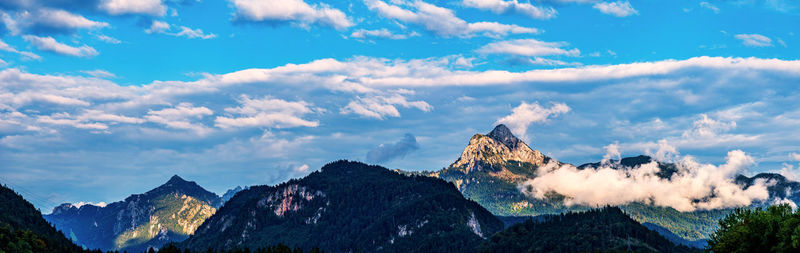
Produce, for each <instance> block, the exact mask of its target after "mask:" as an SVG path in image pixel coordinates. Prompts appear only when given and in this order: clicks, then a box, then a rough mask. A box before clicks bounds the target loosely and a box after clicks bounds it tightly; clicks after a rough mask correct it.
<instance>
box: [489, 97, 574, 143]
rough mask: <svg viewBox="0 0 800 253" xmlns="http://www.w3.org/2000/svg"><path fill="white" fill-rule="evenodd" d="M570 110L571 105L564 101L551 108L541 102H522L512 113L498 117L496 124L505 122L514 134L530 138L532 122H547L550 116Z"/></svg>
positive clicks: (554, 104)
mask: <svg viewBox="0 0 800 253" xmlns="http://www.w3.org/2000/svg"><path fill="white" fill-rule="evenodd" d="M569 111H570V108H569V106H567V105H566V104H563V103H553V104H552V105H551V106H550V107H549V108H547V107H542V106H540V105H539V103H532V104H528V103H526V102H524V101H523V102H522V103H520V105H519V106H517V107H514V109H512V110H511V114H510V115H508V116H505V117H502V118H500V119H498V120H497V121H496V122H495V124H505V125H506V126H508V128H509V129H511V131H512V132H514V134H516V135H517V136H520V137H521V138H523V139H526V140H530V138H528V136H527V132H528V127H529V126H530V125H531V124H532V123H539V122H545V121H547V120H548V119H549V118H550V117H555V116H558V115H560V114H564V113H567V112H569Z"/></svg>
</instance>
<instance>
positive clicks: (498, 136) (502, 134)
mask: <svg viewBox="0 0 800 253" xmlns="http://www.w3.org/2000/svg"><path fill="white" fill-rule="evenodd" d="M486 136H489V137H490V138H492V139H494V140H496V141H499V142H500V143H503V144H504V145H506V147H508V148H510V149H516V148H517V147H518V146H519V144H520V142H521V141H520V140H519V138H517V137H516V136H514V133H512V132H511V129H508V127H506V125H503V124H500V125H497V126H496V127H494V129H493V130H492V131H491V132H489V134H487V135H486Z"/></svg>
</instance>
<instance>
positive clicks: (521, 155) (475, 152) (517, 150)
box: [450, 124, 549, 174]
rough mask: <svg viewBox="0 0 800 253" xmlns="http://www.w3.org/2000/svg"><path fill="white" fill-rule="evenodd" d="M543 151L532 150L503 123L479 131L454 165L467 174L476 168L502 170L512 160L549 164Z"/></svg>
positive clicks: (538, 164)
mask: <svg viewBox="0 0 800 253" xmlns="http://www.w3.org/2000/svg"><path fill="white" fill-rule="evenodd" d="M547 159H549V158H547V157H545V156H544V155H543V154H542V153H541V152H539V151H537V150H533V149H531V148H530V147H529V146H528V144H525V142H523V141H522V140H520V139H519V138H517V137H516V136H514V134H512V133H511V130H509V129H508V127H506V126H505V125H503V124H500V125H497V127H495V128H494V130H492V131H491V132H489V133H488V134H486V135H482V134H475V135H474V136H472V138H471V139H470V140H469V145H467V147H466V148H464V151H463V152H462V153H461V157H459V158H458V160H456V161H455V162H454V163H453V164H451V165H450V167H451V168H461V169H462V170H463V172H464V173H466V174H469V173H470V172H473V171H483V170H488V171H494V172H498V171H501V170H502V169H503V168H504V166H505V164H507V163H508V162H512V161H514V162H523V163H529V164H531V165H535V166H542V165H545V163H546V160H547Z"/></svg>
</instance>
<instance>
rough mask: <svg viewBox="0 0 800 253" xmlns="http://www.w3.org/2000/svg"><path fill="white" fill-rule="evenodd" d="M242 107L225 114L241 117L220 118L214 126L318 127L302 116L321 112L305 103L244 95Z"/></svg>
mask: <svg viewBox="0 0 800 253" xmlns="http://www.w3.org/2000/svg"><path fill="white" fill-rule="evenodd" d="M239 103H240V104H241V106H239V107H230V108H225V112H227V113H230V114H236V115H241V116H240V117H225V116H218V117H217V118H216V119H215V120H214V122H215V123H214V125H216V126H217V127H220V128H238V127H269V128H291V127H300V126H303V127H317V126H319V122H318V121H309V120H305V119H303V118H301V117H302V116H304V115H306V114H309V113H313V112H315V111H319V110H320V109H315V108H313V107H312V106H311V104H309V103H307V102H305V101H297V102H290V101H286V100H281V99H276V98H271V97H264V98H260V99H251V98H250V97H248V96H247V95H242V96H241V98H240V99H239Z"/></svg>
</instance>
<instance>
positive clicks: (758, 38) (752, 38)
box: [734, 33, 772, 47]
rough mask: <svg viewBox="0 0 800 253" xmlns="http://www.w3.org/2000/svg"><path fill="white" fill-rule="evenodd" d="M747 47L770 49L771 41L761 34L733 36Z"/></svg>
mask: <svg viewBox="0 0 800 253" xmlns="http://www.w3.org/2000/svg"><path fill="white" fill-rule="evenodd" d="M734 37H735V38H736V39H738V40H741V41H742V44H744V45H745V46H748V47H771V46H772V39H770V38H768V37H767V36H764V35H761V34H755V33H754V34H737V35H735V36H734Z"/></svg>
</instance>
